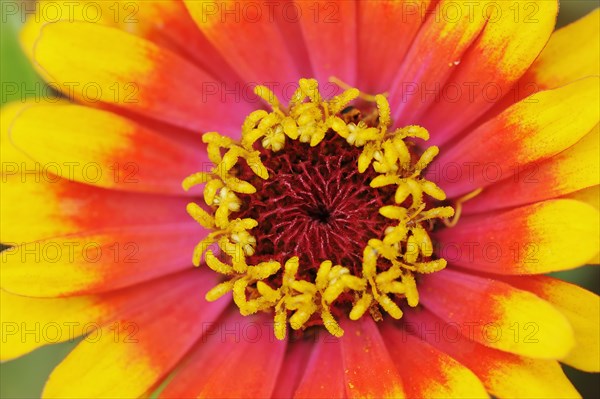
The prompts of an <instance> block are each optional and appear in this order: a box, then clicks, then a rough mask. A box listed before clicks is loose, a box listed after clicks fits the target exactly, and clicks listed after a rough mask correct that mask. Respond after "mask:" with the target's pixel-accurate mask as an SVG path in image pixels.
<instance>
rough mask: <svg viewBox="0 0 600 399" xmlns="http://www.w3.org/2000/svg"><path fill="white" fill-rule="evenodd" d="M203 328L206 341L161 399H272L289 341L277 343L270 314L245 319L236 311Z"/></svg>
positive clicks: (183, 364) (197, 345)
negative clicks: (193, 398) (194, 398)
mask: <svg viewBox="0 0 600 399" xmlns="http://www.w3.org/2000/svg"><path fill="white" fill-rule="evenodd" d="M201 328H202V331H203V332H204V334H203V336H202V338H201V339H200V340H199V342H197V343H196V346H195V348H194V349H193V351H192V352H191V353H190V355H189V356H188V358H187V359H186V360H185V361H184V362H183V363H182V364H181V367H180V369H179V370H178V372H177V373H176V374H175V375H174V377H173V378H172V380H171V381H170V382H169V383H168V385H167V387H166V388H165V390H164V391H162V392H161V394H160V397H164V398H191V397H200V398H267V397H270V396H271V392H272V391H273V388H274V386H275V384H276V383H277V374H278V372H279V369H280V368H281V363H282V361H283V358H284V355H285V349H286V344H287V342H285V341H283V342H282V341H279V340H277V339H276V338H275V336H274V334H273V325H272V322H271V321H270V318H269V317H268V316H267V315H266V314H261V315H258V316H246V317H244V316H241V315H239V314H237V312H236V311H235V310H233V309H231V311H230V312H228V313H227V315H224V317H222V318H221V319H220V320H218V321H217V322H214V323H204V324H202V327H201Z"/></svg>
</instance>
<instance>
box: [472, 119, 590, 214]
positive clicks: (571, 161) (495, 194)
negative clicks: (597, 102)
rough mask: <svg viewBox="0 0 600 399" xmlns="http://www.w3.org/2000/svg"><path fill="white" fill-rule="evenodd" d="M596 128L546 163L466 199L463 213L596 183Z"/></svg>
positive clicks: (561, 193) (554, 195) (553, 195)
mask: <svg viewBox="0 0 600 399" xmlns="http://www.w3.org/2000/svg"><path fill="white" fill-rule="evenodd" d="M599 126H600V125H596V127H595V128H594V130H592V131H591V132H590V133H588V134H587V135H586V136H585V137H584V138H582V139H581V140H579V141H578V142H577V143H576V144H575V145H574V146H572V147H570V148H568V149H566V150H565V151H563V152H561V153H560V154H558V155H555V156H553V157H552V158H550V159H547V160H546V161H543V162H540V163H534V164H533V165H531V166H529V167H526V168H523V169H522V170H517V171H515V172H516V173H515V174H514V176H513V177H512V178H508V179H505V180H502V181H501V182H498V183H496V184H493V185H491V186H490V187H488V188H486V189H485V190H484V191H483V192H482V193H481V194H479V195H478V196H476V197H475V198H473V199H472V200H469V201H467V202H466V203H465V205H464V207H463V212H464V213H474V212H482V211H490V210H495V209H499V208H510V207H514V206H519V205H524V204H528V203H533V202H538V201H544V200H547V199H551V198H557V197H561V196H564V195H567V194H569V193H573V192H575V191H579V190H583V189H585V188H588V187H593V186H597V185H598V184H600V166H599V165H598V159H600V136H599V132H600V130H599Z"/></svg>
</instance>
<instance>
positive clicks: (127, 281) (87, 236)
mask: <svg viewBox="0 0 600 399" xmlns="http://www.w3.org/2000/svg"><path fill="white" fill-rule="evenodd" d="M203 234H205V230H204V229H203V228H202V227H200V226H198V225H197V224H196V223H193V222H190V223H179V224H168V225H153V226H127V227H119V228H111V229H104V230H95V231H88V232H80V233H77V234H73V235H67V236H62V237H56V238H49V239H45V240H40V241H34V242H29V243H24V244H21V245H19V246H15V247H12V248H10V249H7V250H5V251H3V252H2V261H3V265H2V289H4V290H6V291H9V292H11V293H15V294H21V295H26V296H33V297H58V296H70V295H75V294H88V293H95V292H103V291H108V290H114V289H118V288H122V287H126V286H129V285H132V284H137V283H140V282H142V281H147V280H149V279H152V278H156V277H159V276H162V275H165V274H169V273H174V272H176V271H180V270H183V269H185V268H189V267H191V254H192V252H193V249H194V247H195V245H196V243H197V242H198V241H199V240H200V239H202V237H203Z"/></svg>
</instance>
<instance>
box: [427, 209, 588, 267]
mask: <svg viewBox="0 0 600 399" xmlns="http://www.w3.org/2000/svg"><path fill="white" fill-rule="evenodd" d="M598 228H599V227H598V211H597V210H596V209H594V208H593V207H592V206H590V205H588V204H586V203H584V202H581V201H575V200H566V199H558V200H549V201H544V202H539V203H536V204H533V205H527V206H523V207H520V208H515V209H511V210H508V211H496V212H490V213H482V214H477V215H469V216H463V217H461V219H460V220H459V221H458V224H457V225H456V226H455V227H453V228H448V229H443V230H441V231H440V232H439V233H436V234H435V237H436V240H437V242H438V243H439V248H438V250H437V253H438V255H439V256H441V257H443V258H445V259H446V260H447V261H448V262H449V263H450V264H452V265H456V266H460V267H464V268H469V269H473V270H478V271H482V272H487V273H498V274H542V273H549V272H552V271H558V270H568V269H572V268H574V267H578V266H581V265H583V264H585V262H587V261H588V260H589V259H591V258H592V257H593V256H594V255H595V254H596V253H598V235H599V232H598Z"/></svg>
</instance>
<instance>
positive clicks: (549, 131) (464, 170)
mask: <svg viewBox="0 0 600 399" xmlns="http://www.w3.org/2000/svg"><path fill="white" fill-rule="evenodd" d="M598 84H599V81H598V78H597V77H592V78H587V79H582V80H579V81H577V82H574V83H571V84H569V85H567V86H563V87H560V88H558V89H554V90H548V91H544V92H540V93H537V94H534V95H533V96H531V97H528V98H527V99H525V100H523V101H521V102H519V103H517V104H515V105H514V106H512V107H510V108H509V109H507V110H506V111H504V112H503V113H502V114H500V115H498V116H497V117H496V118H494V119H492V120H490V121H489V122H486V123H485V124H483V125H481V126H480V127H478V128H477V129H475V131H473V132H472V133H470V134H468V135H467V136H466V137H465V138H464V139H463V140H460V141H458V142H457V143H453V144H452V147H451V148H449V149H448V150H446V151H442V152H441V153H440V156H439V157H438V158H437V159H436V160H435V161H434V163H432V165H431V166H430V169H429V170H428V172H427V175H428V176H429V177H430V178H432V179H434V180H436V181H438V182H439V183H440V184H442V187H443V188H444V191H445V192H446V194H447V195H448V196H449V197H455V196H458V195H461V194H465V193H468V192H470V191H473V190H475V189H477V188H480V187H487V186H490V185H491V184H494V183H496V182H498V181H500V180H502V179H506V178H509V177H512V176H513V175H514V173H515V170H523V169H524V168H525V167H527V166H528V165H529V164H531V163H534V162H540V161H543V160H545V159H548V158H550V157H552V156H554V155H556V154H558V153H560V152H561V151H563V150H565V149H567V148H569V147H570V146H572V145H573V144H575V143H576V142H577V141H579V140H580V139H581V138H582V137H583V136H585V135H586V134H587V133H589V132H590V131H591V130H592V129H593V128H594V126H596V125H597V124H598V120H599V112H600V111H599V109H600V99H599V94H600V93H599V92H598V90H597V87H598Z"/></svg>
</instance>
